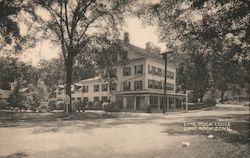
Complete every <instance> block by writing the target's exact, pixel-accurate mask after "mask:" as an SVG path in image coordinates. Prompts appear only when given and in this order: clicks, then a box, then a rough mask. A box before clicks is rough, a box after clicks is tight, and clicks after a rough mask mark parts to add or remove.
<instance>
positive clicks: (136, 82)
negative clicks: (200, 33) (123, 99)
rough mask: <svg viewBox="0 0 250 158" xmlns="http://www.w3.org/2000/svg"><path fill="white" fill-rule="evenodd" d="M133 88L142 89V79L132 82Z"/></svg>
mask: <svg viewBox="0 0 250 158" xmlns="http://www.w3.org/2000/svg"><path fill="white" fill-rule="evenodd" d="M134 90H142V81H135V82H134Z"/></svg>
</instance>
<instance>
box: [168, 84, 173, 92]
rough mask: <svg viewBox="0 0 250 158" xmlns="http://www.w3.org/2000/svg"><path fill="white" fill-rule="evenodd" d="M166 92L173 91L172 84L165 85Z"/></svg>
mask: <svg viewBox="0 0 250 158" xmlns="http://www.w3.org/2000/svg"><path fill="white" fill-rule="evenodd" d="M167 90H170V91H173V90H174V84H171V83H167Z"/></svg>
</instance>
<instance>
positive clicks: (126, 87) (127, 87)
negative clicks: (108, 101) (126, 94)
mask: <svg viewBox="0 0 250 158" xmlns="http://www.w3.org/2000/svg"><path fill="white" fill-rule="evenodd" d="M130 90H131V85H130V82H123V91H130Z"/></svg>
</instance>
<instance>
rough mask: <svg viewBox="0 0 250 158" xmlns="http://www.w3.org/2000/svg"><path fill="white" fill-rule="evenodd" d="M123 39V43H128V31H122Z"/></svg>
mask: <svg viewBox="0 0 250 158" xmlns="http://www.w3.org/2000/svg"><path fill="white" fill-rule="evenodd" d="M123 41H124V43H129V33H128V32H125V33H124V37H123Z"/></svg>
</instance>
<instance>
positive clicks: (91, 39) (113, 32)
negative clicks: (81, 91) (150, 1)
mask: <svg viewBox="0 0 250 158" xmlns="http://www.w3.org/2000/svg"><path fill="white" fill-rule="evenodd" d="M35 3H36V4H38V5H39V7H41V8H42V9H43V10H44V12H47V13H49V15H50V18H49V19H47V20H43V21H42V18H41V19H40V22H41V21H42V23H43V24H44V26H45V27H46V33H48V34H47V35H50V37H51V38H52V39H54V40H55V41H57V42H58V43H60V45H61V52H62V56H63V60H64V66H65V71H66V95H67V96H68V97H69V105H70V106H69V111H70V110H71V83H72V72H73V65H74V63H75V59H76V57H77V55H78V54H84V56H85V57H88V56H91V51H92V50H93V49H92V48H93V47H100V48H101V47H102V46H103V44H104V43H105V44H106V43H107V41H110V40H111V39H113V38H114V37H117V36H118V32H119V26H121V25H120V24H121V23H123V13H124V11H125V8H126V7H127V6H128V5H129V4H130V3H131V1H130V0H113V1H109V0H105V1H104V0H103V1H98V0H86V1H82V0H71V1H68V0H35Z"/></svg>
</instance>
